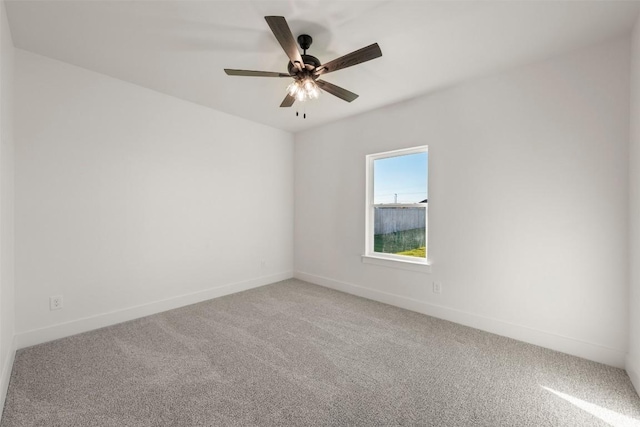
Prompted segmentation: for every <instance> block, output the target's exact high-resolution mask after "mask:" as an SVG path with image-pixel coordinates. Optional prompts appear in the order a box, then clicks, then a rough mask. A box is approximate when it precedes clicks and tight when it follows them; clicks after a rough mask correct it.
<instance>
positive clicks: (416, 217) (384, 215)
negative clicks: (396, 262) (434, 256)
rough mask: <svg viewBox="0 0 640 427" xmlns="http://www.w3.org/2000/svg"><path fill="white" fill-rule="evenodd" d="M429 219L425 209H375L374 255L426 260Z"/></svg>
mask: <svg viewBox="0 0 640 427" xmlns="http://www.w3.org/2000/svg"><path fill="white" fill-rule="evenodd" d="M426 215H427V209H426V208H422V207H415V208H414V207H410V208H403V207H388V208H384V207H376V208H374V232H373V234H374V236H373V250H374V252H382V253H386V254H397V255H407V256H413V257H419V258H426V257H427V248H426V242H427V229H426V228H425V224H426Z"/></svg>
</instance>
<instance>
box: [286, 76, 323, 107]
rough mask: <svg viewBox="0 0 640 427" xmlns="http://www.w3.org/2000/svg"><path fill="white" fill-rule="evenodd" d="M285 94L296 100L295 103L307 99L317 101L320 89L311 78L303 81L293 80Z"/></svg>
mask: <svg viewBox="0 0 640 427" xmlns="http://www.w3.org/2000/svg"><path fill="white" fill-rule="evenodd" d="M287 93H288V94H289V95H290V96H293V97H294V98H296V101H298V102H302V101H306V100H307V99H317V98H318V96H320V88H319V87H318V84H317V83H316V82H315V81H314V80H313V79H312V78H311V77H307V78H305V79H304V80H295V81H294V82H293V83H291V84H290V85H289V86H288V87H287Z"/></svg>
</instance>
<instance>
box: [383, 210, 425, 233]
mask: <svg viewBox="0 0 640 427" xmlns="http://www.w3.org/2000/svg"><path fill="white" fill-rule="evenodd" d="M426 214H427V209H426V208H398V207H388V208H381V207H379V208H375V215H374V219H375V224H374V233H373V234H388V233H395V232H398V231H405V230H412V229H415V228H424V227H425V223H426Z"/></svg>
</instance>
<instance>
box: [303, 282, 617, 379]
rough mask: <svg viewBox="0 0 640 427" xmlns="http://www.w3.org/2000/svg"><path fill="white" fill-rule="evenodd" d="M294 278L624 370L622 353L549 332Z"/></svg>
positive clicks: (349, 285)
mask: <svg viewBox="0 0 640 427" xmlns="http://www.w3.org/2000/svg"><path fill="white" fill-rule="evenodd" d="M294 277H295V278H296V279H300V280H304V281H306V282H310V283H314V284H316V285H320V286H324V287H327V288H331V289H335V290H338V291H342V292H346V293H348V294H352V295H357V296H360V297H363V298H367V299H370V300H374V301H378V302H382V303H385V304H389V305H394V306H396V307H400V308H404V309H407V310H411V311H416V312H418V313H422V314H427V315H429V316H433V317H437V318H439V319H444V320H448V321H451V322H455V323H459V324H461V325H465V326H470V327H472V328H476V329H480V330H483V331H486V332H491V333H493V334H497V335H502V336H505V337H508V338H513V339H516V340H519V341H524V342H526V343H529V344H535V345H538V346H540V347H545V348H549V349H551V350H556V351H560V352H562V353H567V354H570V355H573V356H577V357H582V358H584V359H588V360H592V361H595V362H599V363H604V364H605V365H610V366H615V367H616V368H624V367H625V353H624V351H620V350H616V349H613V348H609V347H605V346H602V345H599V344H594V343H590V342H586V341H582V340H579V339H575V338H570V337H566V336H562V335H557V334H554V333H551V332H546V331H541V330H538V329H534V328H530V327H527V326H523V325H518V324H514V323H510V322H505V321H503V320H499V319H494V318H490V317H486V316H481V315H478V314H474V313H469V312H466V311H462V310H457V309H454V308H450V307H445V306H441V305H436V304H431V303H427V302H424V301H419V300H416V299H413V298H408V297H404V296H401V295H396V294H391V293H387V292H383V291H378V290H374V289H369V288H365V287H363V286H359V285H355V284H352V283H346V282H341V281H338V280H333V279H330V278H327V277H322V276H318V275H314V274H310V273H305V272H302V271H296V272H295V273H294Z"/></svg>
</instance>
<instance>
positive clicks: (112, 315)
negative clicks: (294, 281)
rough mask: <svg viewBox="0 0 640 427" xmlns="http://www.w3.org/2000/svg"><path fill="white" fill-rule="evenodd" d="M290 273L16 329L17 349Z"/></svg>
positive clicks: (288, 275)
mask: <svg viewBox="0 0 640 427" xmlns="http://www.w3.org/2000/svg"><path fill="white" fill-rule="evenodd" d="M292 277H293V272H292V271H285V272H282V273H278V274H274V275H270V276H263V277H258V278H255V279H251V280H247V281H244V282H237V283H229V284H226V285H222V286H217V287H215V288H210V289H206V290H204V291H199V292H193V293H190V294H184V295H178V296H175V297H172V298H167V299H164V300H160V301H154V302H151V303H148V304H141V305H138V306H135V307H129V308H125V309H122V310H116V311H111V312H108V313H102V314H98V315H95V316H90V317H84V318H81V319H77V320H72V321H70V322H64V323H58V324H56V325H51V326H47V327H44V328H40V329H32V330H30V331H25V332H19V333H17V334H16V336H15V345H16V347H17V348H18V349H21V348H25V347H30V346H32V345H36V344H42V343H44V342H47V341H52V340H56V339H59V338H64V337H68V336H71V335H76V334H80V333H82V332H88V331H92V330H94V329H99V328H104V327H105V326H111V325H115V324H117V323H122V322H126V321H129V320H134V319H138V318H140V317H145V316H149V315H152V314H156V313H160V312H163V311H167V310H172V309H174V308H179V307H184V306H185V305H190V304H195V303H198V302H202V301H206V300H210V299H213V298H218V297H222V296H225V295H229V294H234V293H236V292H242V291H246V290H248V289H253V288H257V287H260V286H264V285H268V284H271V283H274V282H279V281H281V280H286V279H290V278H292Z"/></svg>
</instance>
